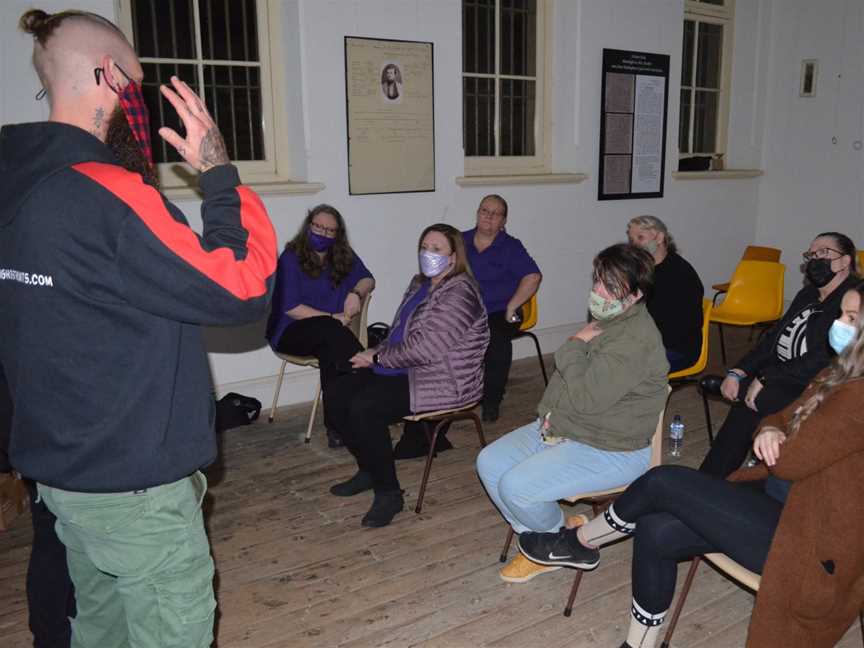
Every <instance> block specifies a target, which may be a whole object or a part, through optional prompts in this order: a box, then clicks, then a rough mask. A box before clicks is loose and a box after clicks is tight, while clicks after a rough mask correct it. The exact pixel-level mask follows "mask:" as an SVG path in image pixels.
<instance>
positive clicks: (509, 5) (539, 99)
mask: <svg viewBox="0 0 864 648" xmlns="http://www.w3.org/2000/svg"><path fill="white" fill-rule="evenodd" d="M545 4H546V2H545V0H463V1H462V70H463V73H462V132H463V146H464V150H465V161H466V171H468V172H472V171H475V172H482V171H483V170H489V171H494V170H503V169H511V170H518V169H520V168H522V169H529V168H531V167H538V168H539V167H542V166H543V162H544V160H543V153H544V145H543V117H544V113H543V95H544V89H545V80H544V65H543V63H544V56H545V50H544V47H545V38H544V32H545Z"/></svg>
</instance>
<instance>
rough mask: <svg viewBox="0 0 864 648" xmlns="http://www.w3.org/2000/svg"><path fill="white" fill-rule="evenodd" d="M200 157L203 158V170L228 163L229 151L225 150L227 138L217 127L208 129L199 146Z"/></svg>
mask: <svg viewBox="0 0 864 648" xmlns="http://www.w3.org/2000/svg"><path fill="white" fill-rule="evenodd" d="M198 157H199V158H200V159H201V170H202V171H207V170H208V169H211V168H213V167H214V166H219V165H220V164H228V162H229V161H230V160H229V159H228V152H227V151H226V150H225V140H224V139H222V134H221V133H220V132H219V130H218V129H217V128H215V127H214V128H211V129H210V130H209V131H207V134H206V135H205V136H204V139H202V140H201V145H200V146H199V147H198Z"/></svg>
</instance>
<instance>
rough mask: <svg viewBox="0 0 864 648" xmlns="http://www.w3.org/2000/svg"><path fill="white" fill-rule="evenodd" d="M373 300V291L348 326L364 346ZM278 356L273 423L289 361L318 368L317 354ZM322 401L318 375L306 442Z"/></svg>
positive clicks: (279, 354)
mask: <svg viewBox="0 0 864 648" xmlns="http://www.w3.org/2000/svg"><path fill="white" fill-rule="evenodd" d="M371 300H372V293H369V294H367V295H366V297H364V298H363V303H362V304H361V305H360V313H359V314H358V315H357V317H355V318H354V319H352V320H351V322H350V323H349V324H348V328H349V329H350V330H351V332H352V333H353V334H354V337H356V338H357V339H358V340H359V341H360V344H361V345H362V346H363V348H364V349H365V348H366V345H367V344H368V341H369V340H368V337H367V334H366V316H367V313H368V311H369V302H370V301H371ZM274 353H275V354H276V357H277V358H279V359H281V360H282V367H281V368H280V369H279V377H278V378H277V379H276V392H275V393H274V394H273V404H272V405H271V406H270V416H269V417H268V419H267V420H268V422H269V423H272V422H273V421H275V420H276V404H277V403H278V402H279V392H280V391H281V389H282V379H283V378H284V377H285V367H287V366H288V363H289V362H290V363H291V364H294V365H298V366H300V367H315V368H316V369H317V368H318V358H316V357H315V356H295V355H289V354H287V353H278V352H275V351H274ZM320 402H321V377H320V376H319V377H318V389H317V390H316V391H315V399H314V400H313V401H312V411H311V412H310V414H309V423H308V425H307V426H306V443H309V440H310V439H311V438H312V426H313V425H315V414H316V413H317V412H318V405H319V403H320Z"/></svg>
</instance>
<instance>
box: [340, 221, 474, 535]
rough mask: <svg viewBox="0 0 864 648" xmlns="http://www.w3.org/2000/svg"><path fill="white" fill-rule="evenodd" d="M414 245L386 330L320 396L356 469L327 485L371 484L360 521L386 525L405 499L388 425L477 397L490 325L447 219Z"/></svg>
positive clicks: (345, 488)
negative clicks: (410, 270)
mask: <svg viewBox="0 0 864 648" xmlns="http://www.w3.org/2000/svg"><path fill="white" fill-rule="evenodd" d="M418 248H419V249H418V257H419V263H420V273H419V274H417V275H415V276H414V278H413V279H412V280H411V283H410V284H409V286H408V290H407V291H406V293H405V296H404V297H403V298H402V304H401V305H400V306H399V309H398V310H397V311H396V317H395V319H394V320H393V326H392V327H391V329H390V334H389V335H388V336H387V338H386V339H385V340H384V341H383V342H382V343H381V344H380V345H378V346H377V347H376V348H374V349H369V350H367V351H361V352H359V353H357V354H356V355H354V356H353V357H352V358H351V365H352V366H353V367H354V369H355V371H354V373H349V374H346V375H344V376H341V377H339V378H338V379H337V380H336V381H335V384H334V385H333V387H332V390H331V397H330V398H327V399H325V400H324V411H325V414H326V415H328V416H329V417H330V420H331V421H333V422H334V423H335V425H336V429H337V430H339V433H340V434H341V435H342V438H343V439H344V441H345V445H346V446H348V449H349V450H350V451H351V454H353V455H354V458H355V459H357V468H358V470H357V473H356V474H355V475H354V476H353V477H352V478H351V479H349V480H347V481H345V482H342V483H340V484H336V485H335V486H333V487H332V488H331V489H330V492H331V493H333V494H334V495H337V496H339V497H350V496H352V495H357V494H358V493H362V492H363V491H367V490H370V489H373V490H374V492H375V499H374V501H373V502H372V508H370V509H369V512H368V513H366V515H364V516H363V520H362V522H361V524H362V525H363V526H367V527H381V526H386V525H388V524H390V522H391V520H392V519H393V517H394V516H395V515H396V514H397V513H399V512H400V511H401V510H402V507H403V505H404V501H403V499H402V490H401V489H400V488H399V480H398V479H397V478H396V464H395V463H394V457H393V447H392V444H391V441H390V431H389V429H388V425H389V424H391V423H395V422H397V421H399V420H400V419H401V418H402V417H403V416H407V415H408V414H411V413H412V412H414V413H418V412H430V411H437V410H442V409H451V408H457V407H463V406H465V405H469V404H471V403H476V402H477V401H478V400H480V397H481V395H482V393H483V378H482V376H483V374H482V364H483V355H484V353H485V352H486V345H487V344H488V342H489V328H488V325H487V321H486V310H485V309H484V308H483V302H482V301H481V297H480V289H479V288H478V286H477V282H476V281H475V280H474V277H473V276H471V271H470V269H469V268H468V263H467V261H466V259H465V247H464V245H463V244H462V235H461V233H460V232H459V230H457V229H456V228H454V227H451V226H450V225H444V224H442V223H439V224H437V225H430V226H429V227H427V228H426V229H425V230H424V231H423V234H422V235H421V237H420V242H419V245H418Z"/></svg>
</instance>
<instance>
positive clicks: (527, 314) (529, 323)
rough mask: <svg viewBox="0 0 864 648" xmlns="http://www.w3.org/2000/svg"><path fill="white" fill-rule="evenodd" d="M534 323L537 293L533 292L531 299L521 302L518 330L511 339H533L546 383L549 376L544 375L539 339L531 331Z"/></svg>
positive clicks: (544, 366) (544, 365) (535, 319)
mask: <svg viewBox="0 0 864 648" xmlns="http://www.w3.org/2000/svg"><path fill="white" fill-rule="evenodd" d="M535 324H537V293H534V294H533V295H532V296H531V299H529V300H528V301H527V302H525V303H524V304H522V323H521V324H520V325H519V332H518V333H517V334H516V335H514V336H513V339H514V340H518V339H519V338H523V337H529V338H531V339H532V340H533V341H534V348H535V349H537V360H538V361H539V362H540V371H542V372H543V382H544V383H546V384H547V385H548V384H549V377H548V376H547V375H546V363H545V362H543V352H542V351H540V341H539V340H538V339H537V336H536V335H534V334H533V333H532V332H531V329H532V328H534V325H535Z"/></svg>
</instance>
